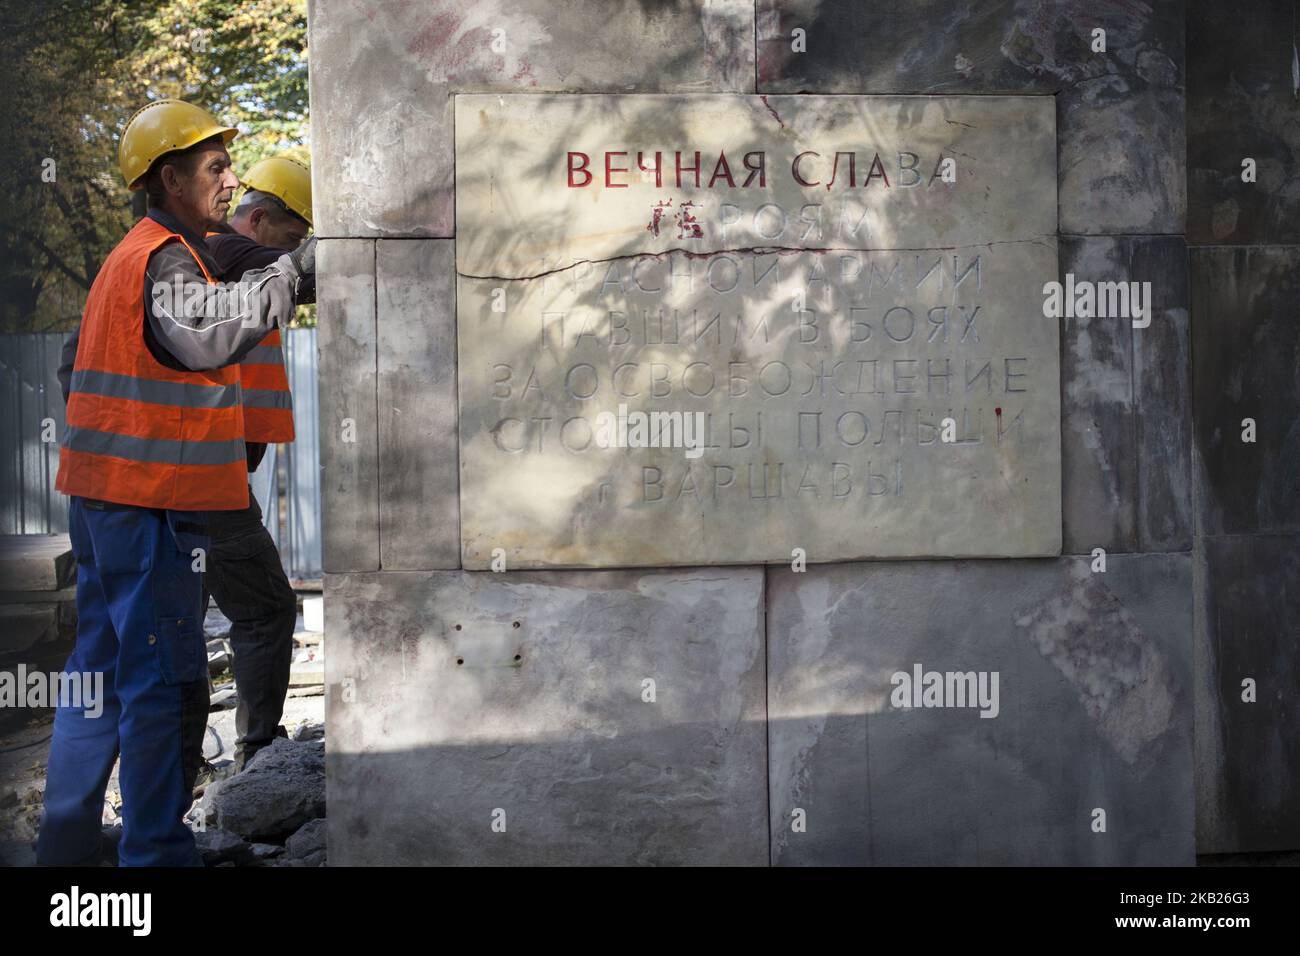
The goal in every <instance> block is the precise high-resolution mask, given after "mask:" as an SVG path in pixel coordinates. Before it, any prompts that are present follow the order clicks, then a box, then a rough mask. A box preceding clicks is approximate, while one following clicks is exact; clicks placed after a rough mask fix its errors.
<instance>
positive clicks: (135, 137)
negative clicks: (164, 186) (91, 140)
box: [117, 100, 239, 189]
mask: <svg viewBox="0 0 1300 956" xmlns="http://www.w3.org/2000/svg"><path fill="white" fill-rule="evenodd" d="M218 134H220V135H221V137H222V139H223V140H224V141H225V142H227V143H229V142H230V141H231V140H232V139H234V138H235V137H236V136H238V135H239V131H238V130H237V129H235V128H233V127H231V126H222V125H221V124H220V123H218V122H217V119H216V117H214V116H213V115H212V114H211V113H209V112H208V111H207V110H205V109H201V108H199V107H197V106H194V105H193V104H191V103H185V102H182V101H181V100H158V101H156V102H154V103H150V104H149V105H147V106H143V107H141V108H140V109H138V110H136V112H135V115H134V116H132V117H131V119H130V121H129V122H128V123H127V124H126V132H125V133H123V134H122V142H121V143H120V144H119V145H118V147H117V165H118V167H119V168H120V169H121V170H122V178H123V179H125V180H126V185H127V187H128V188H130V189H139V188H140V186H141V185H142V183H141V182H140V180H141V179H143V178H144V174H145V173H147V172H148V171H149V167H150V166H152V165H153V164H154V162H155V160H157V159H158V157H159V156H162V155H164V154H165V153H170V152H172V151H173V150H178V149H189V148H190V147H191V146H193V145H194V144H195V143H201V142H203V141H204V140H205V139H208V138H209V137H212V136H216V135H218Z"/></svg>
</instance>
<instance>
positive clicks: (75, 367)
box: [36, 100, 315, 866]
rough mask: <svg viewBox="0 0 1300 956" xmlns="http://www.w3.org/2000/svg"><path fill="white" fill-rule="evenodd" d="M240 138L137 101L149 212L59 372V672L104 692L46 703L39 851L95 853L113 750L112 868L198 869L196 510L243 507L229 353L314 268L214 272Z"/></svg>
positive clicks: (202, 559) (120, 253)
mask: <svg viewBox="0 0 1300 956" xmlns="http://www.w3.org/2000/svg"><path fill="white" fill-rule="evenodd" d="M236 135H237V133H236V130H234V129H232V128H230V127H227V126H223V125H221V124H220V123H218V122H217V121H216V120H215V119H214V118H213V117H212V116H211V115H210V114H209V113H207V112H206V111H204V110H201V109H199V108H198V107H195V106H192V105H190V104H188V103H183V102H180V101H178V100H159V101H156V102H153V103H150V104H149V105H147V106H145V107H144V108H143V109H141V110H140V111H138V112H137V113H136V114H135V115H134V116H133V117H132V118H131V120H130V122H129V123H128V124H127V127H126V130H125V132H124V133H123V135H122V141H121V144H120V147H119V151H118V161H119V165H120V167H121V170H122V174H123V177H124V178H125V180H126V184H127V186H128V187H129V188H131V189H138V188H141V187H143V188H144V189H146V191H147V194H148V197H149V202H150V206H151V209H150V212H149V214H148V216H147V217H146V218H144V219H142V220H140V222H138V223H136V225H135V226H134V227H133V228H132V229H131V230H130V232H128V233H127V235H126V237H125V238H124V239H123V240H122V241H121V243H119V244H118V246H117V247H116V248H115V249H114V250H113V251H112V252H111V253H110V254H109V256H108V258H107V259H106V260H105V261H104V264H103V266H102V267H101V268H100V270H99V273H98V275H97V276H96V278H95V281H94V284H93V285H92V286H91V289H90V293H89V296H88V297H87V300H86V307H85V312H84V314H83V317H82V323H81V328H80V330H79V336H78V339H77V343H76V347H75V357H74V358H73V361H72V362H71V367H70V368H69V369H66V370H62V371H64V372H65V375H66V382H67V389H68V411H67V426H66V428H65V430H64V433H63V435H62V440H61V450H60V456H59V472H58V478H57V481H56V487H57V488H58V489H59V490H60V491H62V492H63V493H64V494H67V495H69V496H70V497H71V500H70V502H69V507H68V522H69V534H70V536H71V539H72V547H73V552H74V554H75V555H76V559H77V613H78V622H77V644H76V648H75V649H74V650H73V652H72V655H71V657H69V659H68V662H67V664H66V665H65V668H64V670H65V672H66V673H67V674H69V675H71V677H73V678H74V680H70V681H69V684H70V685H71V684H73V683H76V679H77V678H80V683H81V685H82V686H96V685H98V686H102V695H101V699H99V700H97V701H87V700H83V699H81V698H80V696H79V695H78V696H77V697H76V698H75V699H74V700H71V701H68V700H60V701H59V707H58V711H57V713H56V715H55V722H54V736H53V741H52V743H51V745H50V756H49V762H48V769H47V779H46V787H45V810H44V815H43V817H42V821H41V828H40V833H39V837H38V840H37V846H36V856H37V862H38V863H42V864H52V865H60V864H63V865H66V864H74V863H78V862H84V861H89V860H93V859H95V858H96V857H97V856H98V854H99V853H100V851H101V843H100V817H101V813H102V808H103V800H104V791H105V787H106V785H107V783H108V778H109V775H110V773H111V772H112V769H113V764H114V762H115V761H116V760H117V758H118V757H119V755H120V757H121V767H120V773H119V779H120V784H121V790H122V815H123V833H122V839H121V843H120V846H119V847H118V858H119V862H120V863H121V865H123V866H142V865H164V866H185V865H191V866H192V865H200V863H201V860H200V858H199V855H198V852H197V850H196V847H195V842H194V836H193V834H192V833H191V832H190V830H189V828H188V827H187V826H186V825H185V823H184V820H183V816H184V814H185V812H186V810H187V809H188V808H189V806H190V803H191V789H192V787H193V780H194V776H195V773H196V772H197V769H198V759H200V758H201V746H198V744H199V742H200V741H201V739H202V735H203V733H204V729H205V727H206V723H207V709H208V694H207V655H206V653H205V650H206V648H205V644H204V639H203V628H202V611H201V608H200V601H201V595H202V580H201V577H202V571H203V570H204V567H205V564H206V554H207V550H208V548H209V546H210V542H209V537H208V529H207V520H208V518H207V513H208V512H211V511H213V510H220V509H240V508H244V507H245V506H246V505H247V504H248V485H247V474H246V467H247V466H246V462H247V452H246V449H245V444H244V437H245V423H244V408H243V402H242V400H241V395H240V389H241V386H240V378H239V371H238V362H239V361H240V360H241V359H242V358H243V357H244V356H245V355H246V354H247V353H248V352H249V351H251V350H252V349H253V348H254V347H256V345H257V343H258V342H259V341H260V340H261V339H263V338H264V337H265V336H266V334H267V333H268V332H269V331H270V330H271V329H273V328H275V327H276V326H277V325H279V324H280V323H282V322H284V321H287V320H288V318H289V316H290V314H291V311H292V309H293V302H294V296H295V293H296V292H297V291H298V288H299V286H300V284H301V281H302V278H303V276H305V275H308V274H312V273H314V272H315V247H314V245H313V244H308V245H307V246H306V247H304V248H302V249H299V250H295V252H293V253H292V254H286V255H283V256H281V257H280V258H279V259H278V260H276V262H275V263H274V264H272V265H270V266H268V267H266V268H264V269H260V270H255V271H253V272H249V273H246V274H245V275H243V276H242V277H241V281H240V283H238V284H235V285H224V284H220V283H218V282H217V281H216V279H215V276H214V270H215V268H216V267H215V263H213V261H212V260H211V257H210V256H209V254H208V252H207V249H206V247H205V246H204V234H205V232H207V231H208V230H209V229H211V228H212V227H214V226H215V225H217V224H219V223H220V222H221V221H222V220H223V219H224V218H225V214H226V211H227V209H228V208H229V206H230V201H231V199H232V197H233V195H234V190H235V188H236V187H237V186H238V185H239V180H238V179H237V178H236V177H235V175H234V173H233V172H232V171H231V168H230V157H229V155H228V153H227V152H226V143H228V142H229V141H230V140H231V139H233V138H234V137H235V136H236ZM92 678H98V680H93V679H92Z"/></svg>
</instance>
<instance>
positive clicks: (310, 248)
mask: <svg viewBox="0 0 1300 956" xmlns="http://www.w3.org/2000/svg"><path fill="white" fill-rule="evenodd" d="M289 258H290V259H292V260H293V265H294V268H296V269H297V270H298V275H300V276H311V275H315V274H316V237H315V236H312V237H311V238H310V239H308V240H307V241H306V242H304V243H303V244H302V245H301V246H299V247H298V248H297V249H295V250H293V252H291V253H289Z"/></svg>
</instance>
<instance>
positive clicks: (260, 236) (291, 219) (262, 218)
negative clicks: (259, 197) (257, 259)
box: [236, 207, 307, 249]
mask: <svg viewBox="0 0 1300 956" xmlns="http://www.w3.org/2000/svg"><path fill="white" fill-rule="evenodd" d="M236 228H238V227H236ZM240 231H241V232H242V231H243V230H240ZM248 232H249V236H248V238H250V239H252V240H253V241H254V242H257V243H260V244H261V245H264V246H270V247H271V248H272V249H297V248H298V247H299V246H300V245H302V241H303V240H304V239H306V238H307V224H306V223H305V222H303V221H302V220H301V219H299V218H297V217H296V216H291V215H290V214H289V213H287V212H280V213H279V214H278V215H276V214H275V213H271V212H268V211H267V210H265V209H262V208H261V207H258V208H257V209H254V210H253V211H252V212H250V213H249V214H248Z"/></svg>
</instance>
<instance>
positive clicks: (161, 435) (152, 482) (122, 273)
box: [55, 217, 248, 511]
mask: <svg viewBox="0 0 1300 956" xmlns="http://www.w3.org/2000/svg"><path fill="white" fill-rule="evenodd" d="M173 239H179V240H180V241H181V242H182V243H185V248H186V249H189V251H190V254H191V255H193V256H194V259H195V261H196V262H198V264H199V268H200V269H202V270H203V276H204V278H205V279H207V281H208V282H214V281H215V280H214V279H213V278H212V275H211V274H210V273H209V272H208V270H207V268H206V267H204V265H203V260H202V259H201V258H199V256H198V255H197V254H196V253H195V252H194V249H193V247H191V246H190V245H189V243H186V242H185V239H184V238H183V237H182V236H180V235H178V234H176V233H174V232H171V231H170V230H169V229H167V228H166V227H165V226H163V225H161V224H159V223H158V222H157V221H155V220H153V219H150V218H148V217H145V218H144V219H141V220H140V221H139V222H138V223H136V224H135V226H134V227H133V228H132V229H131V231H130V232H128V233H127V234H126V237H125V238H124V239H123V240H122V241H121V242H120V243H118V244H117V247H116V248H115V249H114V250H113V251H112V252H110V253H109V254H108V258H107V259H105V260H104V265H103V267H102V268H101V269H100V270H99V275H98V276H96V278H95V282H94V284H93V285H92V286H91V287H90V295H89V296H88V297H87V299H86V311H85V313H84V315H83V317H82V321H81V333H80V341H79V342H78V344H77V358H76V361H75V362H74V363H73V366H72V383H71V389H70V393H69V396H68V412H67V427H66V428H65V429H64V432H63V440H62V442H61V445H62V448H61V451H60V454H59V475H58V479H57V481H56V482H55V487H56V488H58V489H59V491H61V492H63V493H64V494H65V495H77V496H80V497H83V498H95V499H99V500H101V501H114V502H118V503H120V504H127V505H138V506H141V507H145V508H165V509H168V510H172V511H226V510H238V509H242V508H246V507H247V506H248V458H247V452H246V451H245V447H244V408H243V403H242V402H241V401H240V394H239V387H240V386H239V369H238V366H234V365H232V366H228V367H226V368H219V369H212V370H210V371H206V372H186V371H176V370H174V369H170V368H167V367H166V366H164V365H162V364H160V363H159V362H158V360H157V359H155V358H154V357H153V355H152V354H150V352H149V346H148V345H146V344H145V340H144V323H145V321H146V318H145V314H144V294H145V270H146V267H147V266H148V262H149V256H150V255H152V254H153V252H154V250H155V249H157V248H159V247H160V246H162V245H163V244H165V243H167V242H170V241H171V240H173Z"/></svg>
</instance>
